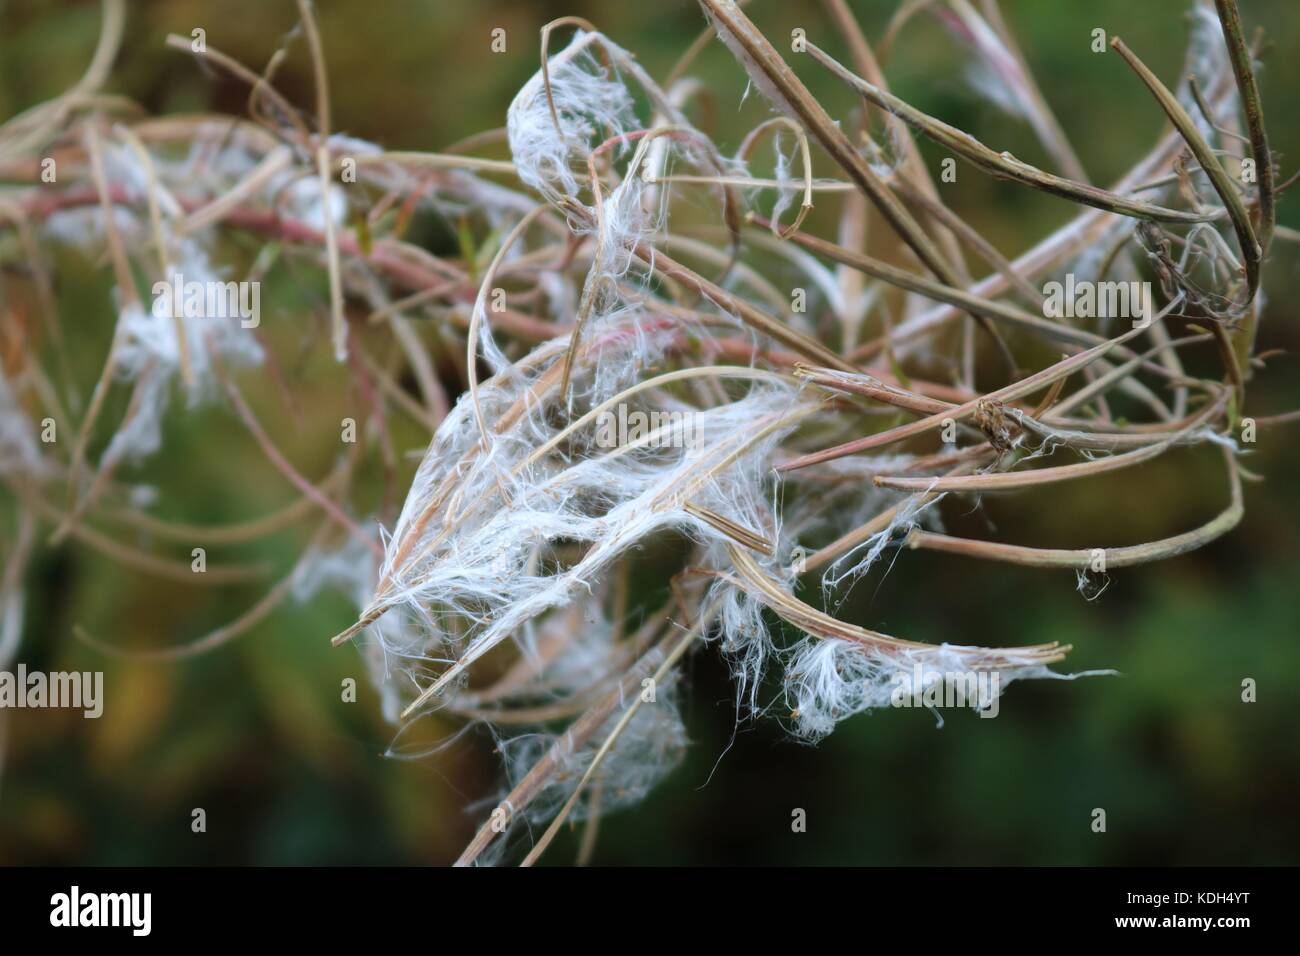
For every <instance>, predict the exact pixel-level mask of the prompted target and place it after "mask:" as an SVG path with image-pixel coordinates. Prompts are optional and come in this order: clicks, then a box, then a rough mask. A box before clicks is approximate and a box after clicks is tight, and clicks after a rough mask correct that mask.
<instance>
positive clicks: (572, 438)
mask: <svg viewBox="0 0 1300 956" xmlns="http://www.w3.org/2000/svg"><path fill="white" fill-rule="evenodd" d="M636 320H637V316H636V313H634V312H633V313H630V314H629V315H625V317H624V321H625V324H636ZM655 344H656V343H655V342H654V340H653V337H646V336H636V335H631V334H628V335H625V336H623V337H621V338H619V337H607V340H606V341H605V342H604V343H603V344H602V345H601V347H600V361H599V362H598V363H596V365H597V366H598V368H593V367H592V365H591V364H590V363H588V364H587V365H586V366H584V368H583V369H582V370H581V371H582V373H583V374H582V375H580V376H575V387H576V388H577V390H578V391H579V400H578V403H577V404H576V407H575V411H576V412H578V413H580V412H581V411H582V410H583V409H593V408H595V407H596V406H597V405H598V404H599V403H600V402H602V401H607V400H609V399H611V398H613V397H616V396H617V389H619V388H620V387H621V386H622V385H623V384H624V382H623V381H621V379H623V378H624V376H625V375H626V374H628V372H630V371H631V370H634V369H636V368H637V367H638V364H639V361H640V362H644V361H646V360H647V359H648V358H649V357H650V355H648V354H647V350H650V354H653V350H654V345H655ZM543 348H545V347H543ZM551 351H552V352H554V353H555V358H554V359H553V361H558V360H559V352H560V350H559V349H558V348H552V349H551ZM615 369H617V370H622V372H621V374H612V372H611V370H615ZM598 371H599V372H601V373H603V374H597V372H598ZM530 386H531V381H530V380H529V379H527V378H523V377H522V376H503V377H502V378H501V379H500V380H499V382H497V383H485V385H484V386H483V387H481V388H480V389H479V391H478V398H479V402H480V404H481V406H482V407H483V409H484V411H485V414H486V416H487V419H488V421H494V420H496V419H498V418H499V417H500V416H501V415H502V414H503V413H504V411H505V409H506V408H507V407H508V406H509V405H510V404H511V403H513V402H514V401H516V400H522V396H523V395H525V394H526V392H527V391H528V389H529V387H530ZM801 401H803V400H802V399H801V398H800V397H799V395H798V393H797V391H796V390H795V389H794V388H793V387H792V386H788V385H784V384H781V383H780V382H778V381H776V380H771V381H764V382H762V383H761V384H755V385H753V386H752V387H751V388H750V390H749V392H748V393H747V394H746V395H745V396H744V397H742V398H739V399H737V400H736V401H734V402H729V403H726V404H722V405H718V406H716V407H712V408H701V409H696V410H694V411H693V413H692V414H694V416H695V419H694V425H695V433H696V435H697V436H698V438H699V440H698V441H697V442H691V443H684V445H683V447H669V448H664V447H658V446H656V445H655V444H654V443H644V444H641V445H640V446H637V445H627V446H622V447H618V448H614V449H608V448H603V447H601V446H600V445H599V444H598V441H597V434H596V428H595V426H594V424H593V423H591V422H589V423H588V424H586V425H583V426H582V427H579V428H577V429H576V430H572V431H571V433H568V434H561V429H559V428H558V427H557V426H556V425H555V424H553V421H552V418H551V416H550V414H549V411H550V410H549V409H548V408H547V407H544V406H538V407H534V408H532V409H530V411H529V412H528V413H526V414H524V415H523V416H521V417H520V419H519V421H518V422H517V423H516V424H515V425H514V426H512V427H511V428H509V429H506V430H505V431H503V432H501V433H499V434H494V435H493V436H492V439H491V444H490V446H489V447H488V448H486V450H483V451H482V452H481V453H478V454H474V450H475V448H476V446H478V445H479V443H480V440H481V436H480V432H479V427H478V424H477V422H476V418H475V414H474V410H473V399H472V397H471V396H464V397H462V399H461V401H460V402H459V403H458V404H457V406H456V408H454V409H453V410H452V412H451V413H450V414H449V415H448V417H447V419H446V420H445V421H444V422H443V424H442V425H441V426H440V428H439V430H438V432H437V434H436V435H435V436H434V440H433V443H432V444H431V445H430V448H429V451H428V453H427V454H426V456H425V459H424V461H423V462H422V463H421V466H420V468H419V471H418V473H417V476H416V478H415V481H414V483H413V485H412V488H411V491H410V493H409V495H408V497H407V501H406V504H405V507H404V508H403V512H402V515H401V517H400V518H399V520H398V523H397V526H396V528H395V529H394V533H393V535H392V538H391V539H390V540H389V542H388V550H387V556H386V560H385V566H384V569H383V573H382V575H381V576H382V577H384V578H391V580H392V581H393V582H394V584H393V588H392V590H391V591H390V592H389V593H388V594H386V595H385V596H384V597H383V598H382V599H381V602H382V603H381V606H385V607H386V606H391V605H396V604H406V605H409V606H413V607H414V608H416V609H417V610H418V613H421V614H422V615H424V616H425V617H426V619H428V620H429V621H430V622H431V623H433V624H434V625H435V627H436V630H438V631H441V632H444V633H447V634H449V635H450V633H451V632H452V631H453V628H452V627H449V626H447V620H448V619H449V618H450V619H455V620H457V621H458V622H460V624H461V625H463V635H462V637H461V638H460V639H459V640H458V641H452V640H450V639H449V644H451V645H453V646H448V647H447V648H446V649H445V651H444V653H445V654H451V655H455V656H458V657H459V659H461V660H465V661H466V662H468V661H472V660H474V659H476V658H477V657H478V656H480V655H481V654H483V653H485V652H486V651H487V650H489V649H490V648H491V647H493V646H495V645H496V644H498V643H500V642H501V641H502V640H505V639H507V638H509V637H511V636H513V635H515V634H516V633H517V632H518V631H519V629H520V628H521V627H522V626H523V625H524V624H525V623H526V622H527V621H529V620H532V619H533V618H536V617H538V616H539V615H542V614H544V613H546V612H547V611H550V610H552V609H555V608H561V607H564V606H567V605H569V604H570V603H572V602H573V601H575V600H577V599H578V598H580V597H581V596H583V595H585V594H588V593H590V591H591V590H592V588H593V587H595V586H596V585H597V583H598V582H599V581H600V580H601V578H602V575H603V574H604V573H605V572H606V571H607V570H608V569H609V567H610V566H611V564H612V563H613V562H614V561H615V560H616V559H618V558H619V557H621V556H622V555H624V554H626V553H627V552H628V551H629V550H631V549H633V548H637V547H639V546H641V545H642V544H643V543H644V542H645V541H646V540H647V539H650V538H652V537H654V536H656V535H659V534H662V533H666V532H674V531H675V532H677V533H680V534H687V535H690V536H692V537H694V538H696V539H698V540H701V541H709V540H716V539H718V538H720V537H721V535H720V533H719V532H718V531H717V530H716V529H715V528H713V527H712V526H711V525H709V524H707V523H706V522H704V521H702V520H700V519H699V518H697V517H695V516H694V515H692V514H691V513H690V512H689V511H688V510H687V509H686V508H685V505H686V504H687V502H688V501H689V502H692V503H694V504H696V505H700V506H703V507H705V508H708V509H711V510H713V511H715V512H717V513H719V514H721V515H724V516H725V517H727V518H730V519H731V520H733V521H736V522H737V523H740V524H745V525H747V526H749V525H752V523H753V522H754V520H755V516H757V515H761V514H765V513H767V511H768V508H767V505H766V499H767V496H768V490H767V489H768V487H769V485H770V482H769V479H768V471H769V469H768V467H767V465H766V461H767V458H768V456H769V454H770V452H771V450H772V448H773V447H774V445H775V443H776V441H778V440H779V438H780V437H781V435H782V434H783V432H784V431H786V430H788V428H781V429H777V430H775V431H773V432H772V434H770V435H768V436H766V437H765V438H763V439H762V440H760V441H752V439H751V436H752V435H753V434H754V425H755V423H756V422H768V423H771V422H775V421H777V420H779V419H780V418H781V417H782V416H783V415H785V414H786V413H788V412H790V410H791V409H792V408H794V407H796V406H797V405H799V404H800V403H801ZM588 417H589V418H590V416H588ZM548 444H551V445H554V447H553V448H552V449H551V450H550V451H548V453H546V454H544V455H542V456H540V457H537V456H536V455H535V454H534V450H535V449H537V448H539V447H542V446H545V445H548ZM733 455H734V456H736V457H735V460H730V459H731V458H732V456H733ZM438 498H441V499H442V500H443V501H445V510H444V511H443V512H442V513H441V515H440V517H441V518H442V520H437V521H426V522H425V523H424V524H423V525H419V519H420V516H421V515H422V514H424V512H425V511H426V509H428V508H429V506H430V503H431V502H432V501H435V500H436V499H438ZM565 543H576V544H579V545H582V546H584V547H585V552H584V554H583V555H582V557H581V558H580V559H579V560H577V561H576V562H574V563H572V564H569V565H565V564H563V563H562V562H560V561H559V560H558V556H557V551H556V547H557V546H558V545H561V544H565ZM399 549H401V550H402V553H404V554H405V555H406V558H405V559H404V561H403V563H402V564H401V565H400V566H399V565H397V564H395V563H394V561H393V559H394V557H395V555H396V554H397V553H399ZM454 645H459V646H454ZM458 652H459V653H458Z"/></svg>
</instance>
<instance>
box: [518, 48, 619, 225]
mask: <svg viewBox="0 0 1300 956" xmlns="http://www.w3.org/2000/svg"><path fill="white" fill-rule="evenodd" d="M597 45H599V46H600V47H602V48H603V49H605V50H607V51H609V53H610V60H611V64H612V65H611V66H606V65H605V64H604V63H603V62H601V60H600V58H599V57H598V56H597V54H596V52H595V51H596V47H597ZM627 58H628V57H627V53H626V52H625V51H623V50H622V49H621V48H619V47H618V46H616V45H615V44H613V43H612V42H610V41H609V40H608V39H606V38H605V37H603V36H602V35H600V34H598V33H596V34H593V33H585V32H582V31H579V32H578V33H577V34H576V35H575V36H574V38H573V40H572V41H571V42H570V43H569V46H568V47H567V48H566V49H565V50H564V51H563V52H561V53H559V54H556V55H555V56H552V57H551V58H550V60H549V62H548V64H547V68H548V70H549V74H550V90H551V100H550V101H548V99H547V95H546V84H545V83H544V81H543V78H542V74H541V73H540V72H538V73H536V74H534V76H533V77H532V79H530V80H529V81H528V82H527V83H525V84H524V86H523V88H522V89H521V90H520V91H519V93H518V94H517V95H516V96H515V98H514V101H513V102H512V103H511V104H510V109H509V111H508V112H507V113H506V133H507V136H508V137H509V140H510V153H511V155H512V156H513V157H514V162H515V168H516V169H517V170H518V172H519V178H520V179H521V180H523V181H524V182H525V183H526V184H528V185H529V186H531V187H533V188H534V189H536V190H537V191H538V192H540V193H541V194H542V195H543V196H545V197H546V198H547V199H548V200H549V201H551V202H558V201H560V200H561V199H562V198H564V197H569V198H575V197H576V196H577V195H578V191H579V185H578V178H577V176H582V177H583V178H584V179H585V178H586V168H585V163H586V158H587V156H588V154H590V153H591V151H592V150H593V149H595V148H596V147H597V146H598V145H600V143H601V142H603V141H604V140H606V139H609V138H612V137H616V136H621V135H623V134H625V133H627V132H629V131H630V130H632V129H635V128H636V112H635V109H634V107H633V102H632V97H631V95H630V94H629V93H628V90H627V87H626V86H625V85H624V84H623V81H622V78H621V77H620V76H619V74H618V66H619V63H620V62H622V61H625V60H626V59H627ZM551 101H553V102H554V105H555V116H558V118H559V128H558V129H557V128H556V123H555V116H552V114H551V105H550V102H551ZM575 172H576V174H577V175H575Z"/></svg>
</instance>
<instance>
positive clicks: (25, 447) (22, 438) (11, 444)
mask: <svg viewBox="0 0 1300 956" xmlns="http://www.w3.org/2000/svg"><path fill="white" fill-rule="evenodd" d="M52 473H53V466H52V465H51V464H50V463H49V462H48V461H46V459H45V456H44V455H43V454H42V453H41V445H40V442H39V441H37V437H36V427H35V425H34V424H33V422H32V420H31V419H30V418H28V416H27V413H26V412H25V411H24V410H23V409H22V407H21V406H20V405H19V403H18V396H17V395H15V394H14V389H13V387H12V386H11V385H10V383H9V379H8V377H7V376H6V375H5V371H4V368H3V367H0V475H3V476H5V477H25V478H45V477H48V476H49V475H50V474H52Z"/></svg>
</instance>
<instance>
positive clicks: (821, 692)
mask: <svg viewBox="0 0 1300 956" xmlns="http://www.w3.org/2000/svg"><path fill="white" fill-rule="evenodd" d="M1081 676H1087V675H1085V674H1058V673H1056V672H1055V671H1053V670H1051V669H1050V668H1049V667H1047V665H1046V664H1044V663H1043V662H1042V660H1041V659H1040V658H1039V656H1038V655H1036V654H1035V653H1034V652H1033V651H1032V650H1026V651H1024V652H1018V651H1016V650H1014V649H998V650H992V649H984V648H974V647H958V646H954V645H951V644H941V645H938V646H934V647H926V646H920V645H914V646H908V647H899V648H895V647H890V648H888V649H885V648H875V647H870V646H866V645H863V644H859V643H857V642H855V641H847V640H841V639H838V638H822V639H815V638H808V639H806V640H805V641H803V642H802V643H800V644H798V645H796V646H795V647H794V648H793V649H792V650H791V652H790V655H789V662H788V663H787V666H786V680H785V706H786V707H787V708H788V710H789V713H790V718H789V720H790V724H791V729H792V731H793V733H794V735H795V736H796V737H798V738H799V739H801V740H805V741H808V742H816V741H818V740H820V739H822V738H823V737H825V736H827V735H828V734H830V733H831V731H833V730H834V729H835V726H836V724H838V723H839V722H840V721H841V720H844V719H845V718H847V717H852V716H854V715H855V714H860V713H863V712H864V711H868V710H873V709H877V708H882V707H913V706H920V707H929V708H938V707H951V706H956V707H968V708H970V709H972V710H976V711H984V712H990V713H992V712H995V711H993V710H992V709H993V708H996V707H997V701H998V698H999V697H1000V696H1001V694H1002V693H1003V691H1005V690H1006V688H1007V687H1008V686H1009V685H1010V684H1012V683H1013V682H1014V681H1017V680H1026V679H1033V678H1052V679H1056V680H1071V679H1073V678H1074V677H1081Z"/></svg>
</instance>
